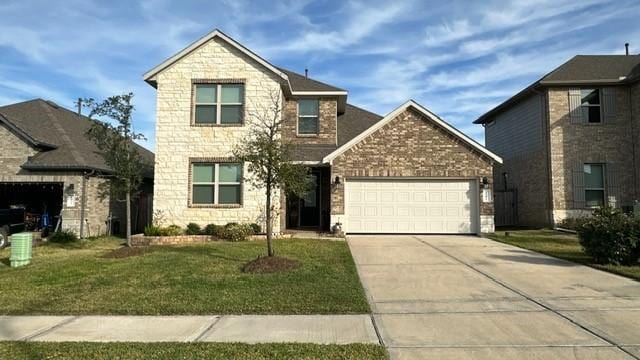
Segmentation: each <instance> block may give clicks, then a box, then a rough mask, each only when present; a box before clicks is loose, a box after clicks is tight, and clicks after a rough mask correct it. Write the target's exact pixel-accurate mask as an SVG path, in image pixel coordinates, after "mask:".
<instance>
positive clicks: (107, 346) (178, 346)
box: [0, 342, 387, 360]
mask: <svg viewBox="0 0 640 360" xmlns="http://www.w3.org/2000/svg"><path fill="white" fill-rule="evenodd" d="M58 358H59V359H79V360H80V359H83V360H84V359H98V360H99V359H373V360H375V359H387V352H386V350H385V349H384V348H383V347H382V346H379V345H365V344H350V345H314V344H257V345H249V344H223V343H186V344H185V343H86V342H85V343H81V342H67V343H43V342H0V359H16V360H22V359H25V360H27V359H58Z"/></svg>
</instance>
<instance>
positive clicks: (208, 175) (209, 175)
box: [191, 163, 242, 205]
mask: <svg viewBox="0 0 640 360" xmlns="http://www.w3.org/2000/svg"><path fill="white" fill-rule="evenodd" d="M192 166H193V168H192V179H191V186H192V189H191V190H192V191H191V196H192V197H191V203H192V204H194V205H218V204H223V205H240V203H241V202H240V201H241V200H240V198H241V196H240V195H241V185H242V165H241V164H236V163H194V164H192Z"/></svg>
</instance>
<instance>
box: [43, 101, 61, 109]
mask: <svg viewBox="0 0 640 360" xmlns="http://www.w3.org/2000/svg"><path fill="white" fill-rule="evenodd" d="M45 101H46V102H47V104H49V105H51V106H53V107H54V108H56V109H59V108H60V106H58V104H56V103H54V102H53V101H51V100H45Z"/></svg>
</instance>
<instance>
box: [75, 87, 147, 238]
mask: <svg viewBox="0 0 640 360" xmlns="http://www.w3.org/2000/svg"><path fill="white" fill-rule="evenodd" d="M132 98H133V93H128V94H123V95H116V96H111V97H109V98H107V99H106V100H104V101H102V102H100V103H99V102H96V101H95V100H94V99H83V100H82V105H83V106H84V107H87V108H89V109H90V113H89V118H91V119H94V117H98V118H109V119H111V120H114V124H110V123H107V122H103V121H99V120H97V121H95V122H94V123H93V124H92V125H91V128H90V129H89V131H88V132H87V136H88V137H89V138H90V139H91V140H93V142H94V143H95V144H96V146H97V147H98V150H100V153H101V155H102V157H103V158H104V162H105V164H106V165H107V166H108V167H109V168H110V169H111V170H112V174H111V175H110V176H109V177H108V181H106V182H104V183H101V184H100V186H99V189H98V191H99V193H100V196H101V197H102V198H103V199H104V198H106V197H107V196H110V198H111V199H116V200H117V201H124V202H125V207H126V217H127V219H126V234H127V246H131V198H132V196H134V195H135V193H136V192H137V190H138V188H139V187H140V184H141V183H142V171H143V170H144V169H145V168H146V167H148V164H146V162H145V161H144V160H143V159H142V157H141V156H140V154H139V153H138V149H137V147H136V146H135V145H134V143H133V141H134V140H139V139H142V140H146V139H145V137H144V135H142V134H140V133H136V132H134V131H133V127H132V115H133V110H134V106H133V104H132V103H131V99H132ZM94 120H95V119H94Z"/></svg>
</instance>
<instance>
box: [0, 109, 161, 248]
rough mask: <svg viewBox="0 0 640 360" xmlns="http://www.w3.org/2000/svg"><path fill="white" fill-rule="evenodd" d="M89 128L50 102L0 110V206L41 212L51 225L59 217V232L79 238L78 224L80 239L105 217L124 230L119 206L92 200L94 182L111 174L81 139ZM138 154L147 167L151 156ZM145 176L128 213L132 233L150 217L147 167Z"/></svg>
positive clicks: (99, 227) (95, 231)
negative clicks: (143, 188)
mask: <svg viewBox="0 0 640 360" xmlns="http://www.w3.org/2000/svg"><path fill="white" fill-rule="evenodd" d="M90 127H91V120H90V119H89V118H87V117H84V116H79V115H78V114H77V113H75V112H73V111H70V110H67V109H65V108H63V107H61V106H59V105H57V104H55V103H53V102H51V101H45V100H42V99H35V100H31V101H26V102H21V103H17V104H12V105H6V106H2V107H0V208H8V207H10V206H24V207H26V210H27V212H28V213H33V214H37V215H40V214H42V213H43V212H44V211H45V210H46V211H47V212H48V213H49V215H50V216H51V218H52V224H53V226H55V225H56V224H57V220H58V218H57V217H58V216H61V217H62V223H61V226H62V229H67V230H71V231H74V232H76V233H78V234H80V232H81V226H80V224H81V223H83V226H82V235H83V236H95V235H100V234H104V233H106V232H107V222H108V220H109V217H110V215H111V217H112V218H115V219H112V223H114V222H115V223H118V222H119V223H120V224H122V225H121V226H120V230H124V218H123V215H124V211H123V209H124V204H123V203H119V202H118V203H116V202H114V201H110V199H109V198H107V199H104V200H101V199H100V197H99V196H98V184H100V183H101V182H103V181H105V180H104V179H105V178H107V177H108V176H109V175H110V173H111V170H110V169H109V168H108V167H107V166H106V165H105V163H104V160H103V158H102V156H101V155H100V153H99V152H98V149H97V148H96V146H95V144H94V143H93V142H92V141H91V140H90V139H89V138H88V137H87V136H86V132H87V130H89V128H90ZM136 146H137V145H136ZM138 150H139V151H140V153H141V155H142V156H143V157H144V158H145V159H146V160H147V161H148V162H149V164H150V165H151V166H152V164H153V161H154V160H153V153H151V152H150V151H148V150H146V149H144V148H142V147H138ZM145 177H146V179H147V180H146V193H144V192H143V193H142V195H141V197H140V198H139V202H138V203H137V206H135V207H134V209H135V211H133V221H134V222H133V225H134V228H136V230H138V231H141V230H142V227H144V224H145V223H146V221H147V220H148V219H150V217H151V214H150V212H151V199H150V196H151V193H152V190H151V186H153V184H152V178H153V170H152V169H151V168H150V169H149V171H147V172H146V175H145ZM83 210H84V211H83ZM82 220H83V221H82ZM112 230H113V228H112ZM115 231H116V232H119V231H118V229H117V226H116V229H115Z"/></svg>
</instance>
